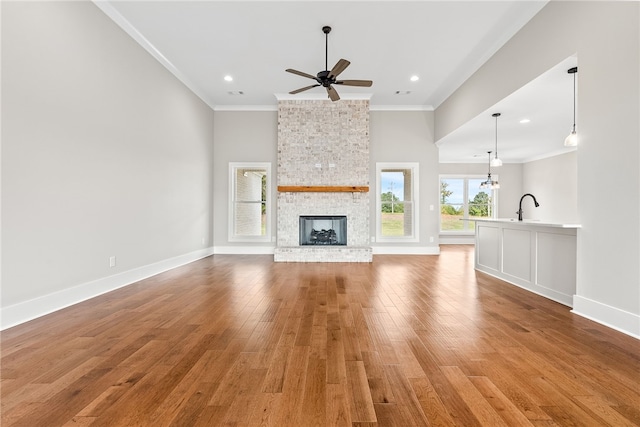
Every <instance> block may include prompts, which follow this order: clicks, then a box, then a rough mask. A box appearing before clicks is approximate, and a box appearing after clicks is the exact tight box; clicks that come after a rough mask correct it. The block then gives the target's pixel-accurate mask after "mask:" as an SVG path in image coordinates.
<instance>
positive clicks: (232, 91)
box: [227, 90, 244, 95]
mask: <svg viewBox="0 0 640 427" xmlns="http://www.w3.org/2000/svg"><path fill="white" fill-rule="evenodd" d="M227 93H228V94H229V95H244V92H243V91H241V90H230V91H229V92H227Z"/></svg>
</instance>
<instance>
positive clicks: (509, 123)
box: [437, 57, 578, 163]
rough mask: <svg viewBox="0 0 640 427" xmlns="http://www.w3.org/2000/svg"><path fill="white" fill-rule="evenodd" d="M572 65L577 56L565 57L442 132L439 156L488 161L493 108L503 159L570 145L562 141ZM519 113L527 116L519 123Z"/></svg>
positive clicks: (569, 114)
mask: <svg viewBox="0 0 640 427" xmlns="http://www.w3.org/2000/svg"><path fill="white" fill-rule="evenodd" d="M575 66H577V58H576V57H569V58H567V59H565V60H564V61H562V62H561V63H560V64H558V65H556V66H555V67H553V68H552V69H550V70H548V71H547V72H545V73H544V74H542V75H541V76H538V77H537V78H535V79H534V80H532V81H531V82H529V83H528V84H527V85H525V86H523V87H521V88H520V89H518V90H517V91H515V92H514V93H512V94H511V95H509V96H507V97H506V98H504V99H503V100H501V101H500V102H498V103H497V104H496V105H494V106H492V107H491V108H489V109H487V110H486V111H484V112H483V113H481V114H479V115H478V116H477V117H475V118H473V119H472V120H470V121H468V122H467V123H465V125H464V126H462V127H460V128H458V129H456V130H455V131H454V132H452V133H450V134H449V135H447V136H445V137H444V138H441V139H440V140H439V141H438V142H437V145H438V146H439V154H440V162H442V163H478V162H483V163H488V162H489V157H488V154H487V151H489V150H491V151H495V145H496V119H495V118H494V117H492V114H493V113H500V117H498V125H497V128H498V129H497V130H498V154H499V157H500V158H501V159H502V160H503V162H507V163H523V162H527V161H532V160H537V159H541V158H545V157H550V156H555V155H558V154H563V153H567V152H570V151H574V150H575V149H576V148H575V147H565V146H564V139H565V138H566V137H567V136H568V135H569V132H570V131H571V125H572V124H573V75H572V74H569V73H568V72H567V71H568V70H569V68H572V67H575ZM577 75H578V74H576V76H577ZM576 82H577V77H576ZM576 86H577V85H576ZM523 119H529V120H530V122H528V123H520V121H521V120H523ZM491 156H492V157H493V156H494V154H492V155H491Z"/></svg>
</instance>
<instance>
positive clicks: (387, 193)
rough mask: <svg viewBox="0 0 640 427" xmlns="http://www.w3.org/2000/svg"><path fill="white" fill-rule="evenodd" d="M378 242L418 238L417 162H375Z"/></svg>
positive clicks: (413, 240)
mask: <svg viewBox="0 0 640 427" xmlns="http://www.w3.org/2000/svg"><path fill="white" fill-rule="evenodd" d="M376 175H377V189H378V191H377V204H376V206H377V209H376V210H377V218H376V223H377V226H376V230H377V232H376V234H377V240H378V241H402V242H407V241H410V242H417V241H418V223H417V218H418V198H417V195H418V163H377V164H376Z"/></svg>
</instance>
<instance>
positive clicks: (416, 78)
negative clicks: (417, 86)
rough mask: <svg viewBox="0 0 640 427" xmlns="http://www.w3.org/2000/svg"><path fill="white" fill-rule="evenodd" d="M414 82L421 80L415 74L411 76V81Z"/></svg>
mask: <svg viewBox="0 0 640 427" xmlns="http://www.w3.org/2000/svg"><path fill="white" fill-rule="evenodd" d="M409 80H411V81H412V82H417V81H418V80H420V77H418V76H416V75H415V74H414V75H413V76H411V78H410V79H409Z"/></svg>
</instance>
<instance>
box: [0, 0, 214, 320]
mask: <svg viewBox="0 0 640 427" xmlns="http://www.w3.org/2000/svg"><path fill="white" fill-rule="evenodd" d="M212 141H213V111H211V109H210V108H209V107H207V106H206V105H205V104H204V103H203V102H202V101H201V100H200V99H199V98H197V97H196V96H195V95H194V94H193V93H192V92H190V91H189V90H187V89H186V88H185V87H184V86H183V85H182V84H181V83H180V82H178V81H177V80H176V78H175V77H173V76H172V75H171V74H170V73H169V72H168V71H167V70H165V69H164V68H163V67H162V66H161V65H160V64H159V63H158V62H157V61H156V60H155V59H153V58H152V57H151V56H149V54H148V53H147V52H146V51H145V50H144V49H142V48H141V47H140V46H139V45H138V44H137V43H136V42H134V41H133V40H132V39H131V38H130V37H129V36H128V35H126V34H125V33H124V32H123V31H122V30H121V29H120V28H119V27H117V26H116V24H115V23H113V22H112V21H111V19H109V18H108V17H106V16H105V15H104V14H103V13H102V12H101V11H100V10H99V9H98V8H97V7H96V6H95V5H94V4H93V3H90V2H2V307H3V308H5V307H7V306H11V305H15V304H19V303H24V302H25V301H29V300H32V299H34V298H41V297H43V296H46V295H50V294H53V293H60V292H62V291H65V290H70V289H75V288H74V287H75V286H79V285H86V284H88V285H87V286H86V287H89V288H91V286H93V285H92V283H93V281H96V280H98V279H101V278H104V277H107V276H112V275H115V274H117V273H121V272H124V271H127V270H132V269H136V268H138V267H141V266H146V265H149V264H152V263H156V262H159V261H162V260H166V259H169V258H173V257H178V256H181V255H184V254H187V253H191V252H193V251H198V250H202V249H203V247H204V246H208V245H210V244H211V236H212V229H211V228H212V197H211V195H212V190H213V189H212V184H211V182H212V176H211V171H212V166H213V165H212V148H213V144H212ZM203 239H204V244H203ZM110 256H116V257H117V258H116V266H115V267H113V268H110V267H109V257H110ZM85 291H87V293H88V294H89V295H90V294H91V289H85ZM3 320H5V319H3Z"/></svg>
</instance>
